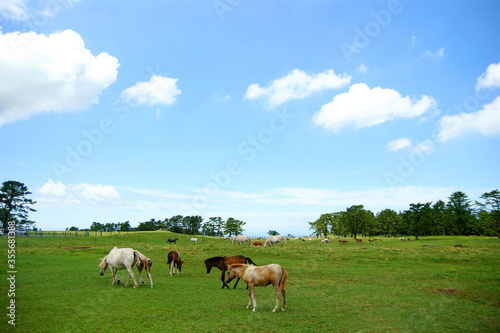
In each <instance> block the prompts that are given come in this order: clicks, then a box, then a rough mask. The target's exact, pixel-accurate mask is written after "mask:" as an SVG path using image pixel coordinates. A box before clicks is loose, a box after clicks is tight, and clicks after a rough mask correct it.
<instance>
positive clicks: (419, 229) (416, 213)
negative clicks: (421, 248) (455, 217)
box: [403, 202, 432, 240]
mask: <svg viewBox="0 0 500 333" xmlns="http://www.w3.org/2000/svg"><path fill="white" fill-rule="evenodd" d="M431 204H432V202H428V203H425V204H421V203H416V204H410V209H409V210H407V211H405V212H404V215H403V216H404V217H403V219H404V223H405V226H406V230H407V232H408V233H410V234H413V235H414V236H415V239H416V240H418V236H422V235H425V234H428V233H429V230H430V221H431V220H432V215H431V212H432V209H431Z"/></svg>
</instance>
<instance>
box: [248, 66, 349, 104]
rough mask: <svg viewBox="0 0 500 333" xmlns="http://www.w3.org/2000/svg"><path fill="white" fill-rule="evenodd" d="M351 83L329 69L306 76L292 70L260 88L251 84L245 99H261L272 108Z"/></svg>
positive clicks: (343, 76)
mask: <svg viewBox="0 0 500 333" xmlns="http://www.w3.org/2000/svg"><path fill="white" fill-rule="evenodd" d="M350 82H351V76H349V75H346V74H343V75H340V74H339V75H337V74H335V72H334V71H333V70H331V69H329V70H327V71H324V72H323V73H319V74H308V73H306V72H304V71H302V70H300V69H297V68H296V69H294V70H292V71H291V72H290V73H288V75H286V76H285V77H282V78H280V79H276V80H274V81H272V82H271V83H269V84H268V85H267V87H265V88H262V87H261V86H260V85H259V84H258V83H253V84H251V85H250V86H249V87H248V89H247V91H246V93H245V98H247V99H261V100H263V101H264V103H265V104H266V105H267V106H269V107H271V108H273V107H277V106H279V105H281V104H283V103H285V102H287V101H289V100H292V99H301V98H305V97H308V96H310V95H312V94H314V93H317V92H321V91H324V90H330V89H339V88H342V87H344V86H345V85H347V84H349V83H350Z"/></svg>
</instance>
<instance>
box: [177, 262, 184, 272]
mask: <svg viewBox="0 0 500 333" xmlns="http://www.w3.org/2000/svg"><path fill="white" fill-rule="evenodd" d="M183 263H184V261H180V260H179V267H178V268H179V272H182V264H183Z"/></svg>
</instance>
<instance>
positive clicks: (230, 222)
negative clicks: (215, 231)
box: [224, 217, 246, 237]
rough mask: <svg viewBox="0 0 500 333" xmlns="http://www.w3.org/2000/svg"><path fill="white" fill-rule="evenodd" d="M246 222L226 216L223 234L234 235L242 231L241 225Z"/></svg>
mask: <svg viewBox="0 0 500 333" xmlns="http://www.w3.org/2000/svg"><path fill="white" fill-rule="evenodd" d="M245 224H246V222H243V221H240V220H236V219H234V218H232V217H230V218H228V219H227V221H226V224H225V225H224V234H226V235H229V237H231V236H236V235H238V234H241V233H243V230H244V229H243V226H244V225H245Z"/></svg>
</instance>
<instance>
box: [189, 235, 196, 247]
mask: <svg viewBox="0 0 500 333" xmlns="http://www.w3.org/2000/svg"><path fill="white" fill-rule="evenodd" d="M188 240H189V241H191V242H194V243H196V245H198V238H191V237H188Z"/></svg>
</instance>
